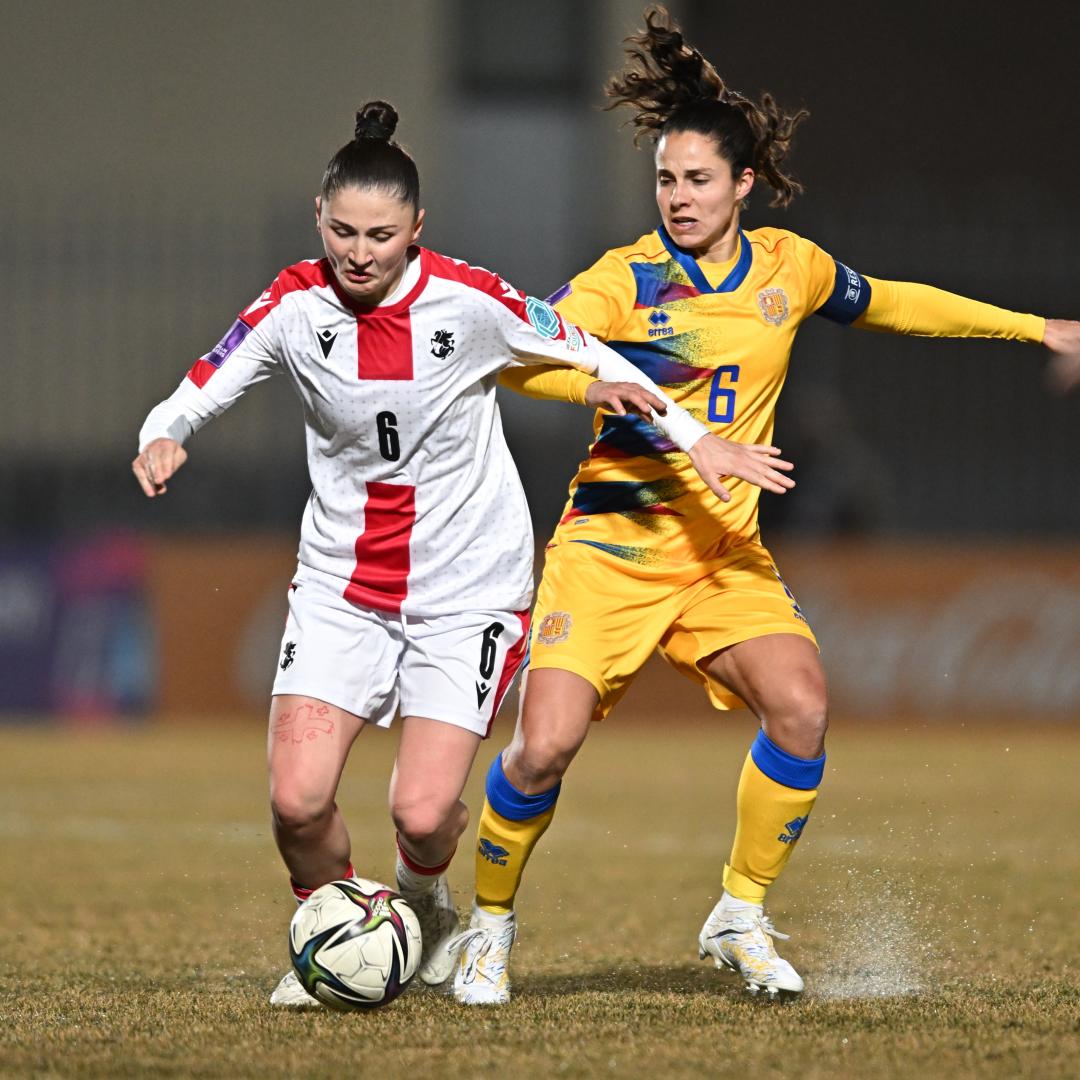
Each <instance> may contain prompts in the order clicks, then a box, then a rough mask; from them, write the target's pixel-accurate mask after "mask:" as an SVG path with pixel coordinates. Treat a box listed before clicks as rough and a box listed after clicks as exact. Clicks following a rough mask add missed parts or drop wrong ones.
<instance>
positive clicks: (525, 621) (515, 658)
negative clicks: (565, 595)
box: [484, 611, 529, 738]
mask: <svg viewBox="0 0 1080 1080" xmlns="http://www.w3.org/2000/svg"><path fill="white" fill-rule="evenodd" d="M514 614H515V615H516V616H517V617H518V622H520V623H521V638H520V639H519V640H518V643H517V644H516V645H515V646H514V647H513V648H511V649H507V650H506V659H505V660H504V661H503V669H502V674H501V675H500V676H499V685H498V686H496V687H495V704H494V705H493V706H492V707H491V719H490V720H489V721H488V729H487V735H490V734H491V725H492V724H493V723H495V717H496V716H497V715H498V712H499V706H500V705H502V702H503V698H504V697H506V691H507V690H509V689H510V684H511V683H512V682H513V681H514V676H515V675H516V674H517V673H518V671H519V670H520V668H521V665H522V663H523V662H524V660H525V653H526V651H527V650H528V648H529V613H528V612H527V611H515V612H514ZM487 735H485V736H484V738H487Z"/></svg>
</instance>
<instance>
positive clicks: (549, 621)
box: [536, 611, 574, 645]
mask: <svg viewBox="0 0 1080 1080" xmlns="http://www.w3.org/2000/svg"><path fill="white" fill-rule="evenodd" d="M573 625H574V620H573V619H571V618H570V612H569V611H551V612H548V614H547V615H545V616H544V617H543V619H542V620H541V621H540V625H539V627H538V628H537V630H536V640H537V642H538V643H539V644H540V645H557V644H558V643H559V642H560V641H565V640H566V639H567V638H568V637H569V636H570V628H571V627H572V626H573Z"/></svg>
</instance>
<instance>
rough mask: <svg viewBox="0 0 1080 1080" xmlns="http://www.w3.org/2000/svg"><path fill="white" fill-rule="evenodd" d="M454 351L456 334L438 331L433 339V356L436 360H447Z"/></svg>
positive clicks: (450, 331)
mask: <svg viewBox="0 0 1080 1080" xmlns="http://www.w3.org/2000/svg"><path fill="white" fill-rule="evenodd" d="M453 351H454V333H453V331H452V330H436V331H435V333H434V335H433V336H432V338H431V355H432V356H434V357H435V359H436V360H445V359H446V358H447V357H448V356H449V355H450V354H451V353H452V352H453Z"/></svg>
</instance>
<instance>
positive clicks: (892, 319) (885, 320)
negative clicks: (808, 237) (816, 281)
mask: <svg viewBox="0 0 1080 1080" xmlns="http://www.w3.org/2000/svg"><path fill="white" fill-rule="evenodd" d="M866 280H867V281H868V282H869V283H870V289H871V293H870V305H869V307H867V309H866V311H864V312H863V314H862V315H860V316H859V318H858V319H856V320H855V323H854V325H855V326H859V327H862V328H863V329H865V330H885V331H889V332H891V333H894V334H916V335H919V336H922V337H985V338H1005V339H1007V340H1010V341H1030V342H1034V343H1035V344H1041V343H1042V339H1043V334H1044V333H1045V331H1046V320H1045V319H1043V318H1041V317H1040V316H1038V315H1022V314H1020V313H1019V312H1016V311H1007V310H1005V308H999V307H994V305H993V304H983V303H981V302H980V301H978V300H969V299H968V298H967V297H965V296H957V295H956V294H955V293H950V292H945V291H944V290H943V289H935V288H934V287H933V286H932V285H918V284H915V283H913V282H910V281H882V280H881V279H879V278H871V277H867V279H866Z"/></svg>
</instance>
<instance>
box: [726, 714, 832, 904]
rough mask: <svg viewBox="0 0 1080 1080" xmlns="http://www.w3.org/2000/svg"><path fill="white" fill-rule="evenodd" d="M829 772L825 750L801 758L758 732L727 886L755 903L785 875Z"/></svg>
mask: <svg viewBox="0 0 1080 1080" xmlns="http://www.w3.org/2000/svg"><path fill="white" fill-rule="evenodd" d="M824 771H825V755H824V754H822V755H821V757H819V758H812V759H808V758H798V757H795V756H794V755H793V754H789V753H787V752H786V751H785V750H781V749H780V747H778V746H777V745H776V744H775V743H774V742H772V741H771V740H770V739H769V738H768V736H766V734H765V732H764V731H759V732H758V736H757V738H756V739H755V740H754V744H753V746H751V748H750V753H749V754H747V756H746V761H745V762H744V763H743V769H742V775H741V776H740V777H739V793H738V798H737V808H738V820H737V824H736V827H735V842H734V844H733V845H732V848H731V859H730V861H729V862H728V864H727V865H726V866H725V867H724V888H725V889H726V890H727V891H728V892H729V893H730V894H731V895H732V896H734V897H736V899H739V900H744V901H746V902H747V903H751V904H760V903H763V902H764V900H765V891H766V889H768V887H769V886H770V885H771V884H772V883H773V882H774V881H775V880H776V879H777V878H778V877H779V876H780V871H781V870H783V869H784V865H785V864H786V863H787V861H788V859H789V858H790V857H791V852H792V849H793V848H794V847H795V843H796V841H797V840H798V839H799V837H800V836H801V835H802V831H803V827H804V826H805V825H806V821H807V818H808V817H809V816H810V810H811V809H812V807H813V805H814V800H815V799H816V798H817V788H818V785H819V784H820V783H821V777H822V775H823V773H824Z"/></svg>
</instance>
